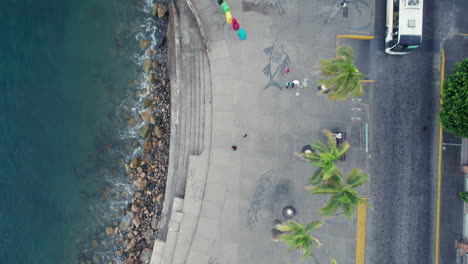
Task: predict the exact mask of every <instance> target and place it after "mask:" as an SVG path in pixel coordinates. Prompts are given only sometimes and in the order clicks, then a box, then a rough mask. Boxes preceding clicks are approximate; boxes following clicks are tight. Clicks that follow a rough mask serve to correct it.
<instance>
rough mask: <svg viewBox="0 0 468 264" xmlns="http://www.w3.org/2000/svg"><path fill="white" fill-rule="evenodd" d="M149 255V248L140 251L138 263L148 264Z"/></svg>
mask: <svg viewBox="0 0 468 264" xmlns="http://www.w3.org/2000/svg"><path fill="white" fill-rule="evenodd" d="M151 254H152V251H151V249H149V248H145V249H143V251H141V255H140V262H141V263H149V261H150V259H151Z"/></svg>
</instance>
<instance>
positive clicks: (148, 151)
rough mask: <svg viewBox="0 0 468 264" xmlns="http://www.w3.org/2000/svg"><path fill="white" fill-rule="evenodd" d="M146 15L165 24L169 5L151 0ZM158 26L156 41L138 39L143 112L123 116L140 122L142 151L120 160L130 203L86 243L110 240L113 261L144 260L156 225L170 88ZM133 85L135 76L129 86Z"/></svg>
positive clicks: (83, 260) (87, 263)
mask: <svg viewBox="0 0 468 264" xmlns="http://www.w3.org/2000/svg"><path fill="white" fill-rule="evenodd" d="M137 4H138V3H137ZM151 15H152V16H153V17H154V19H159V20H163V21H164V22H165V23H166V24H167V23H168V8H167V6H166V5H165V4H154V5H153V7H152V9H151ZM157 30H158V31H159V33H160V35H161V36H164V37H162V38H160V39H158V40H157V41H158V43H156V44H155V45H152V42H151V40H148V39H146V40H140V41H139V47H140V50H141V51H142V52H144V53H145V55H146V56H145V59H144V60H143V63H142V66H141V67H142V68H141V71H142V72H143V73H144V76H145V79H146V82H145V83H147V87H146V88H145V89H146V90H142V91H145V92H142V94H141V96H142V101H141V107H138V108H142V109H144V110H143V111H141V112H140V116H139V117H138V118H136V117H131V118H129V119H128V120H127V125H128V126H130V127H132V126H136V125H137V124H138V123H140V122H144V124H143V125H142V126H141V128H140V129H139V132H138V137H139V138H140V140H139V141H135V143H134V147H135V148H141V154H140V155H138V156H136V157H134V158H133V159H131V160H130V161H129V162H128V163H126V162H123V163H122V165H123V167H124V168H125V172H126V173H127V174H128V176H129V181H130V182H131V183H132V184H133V185H134V186H135V187H136V188H135V191H134V192H133V194H131V197H128V199H129V200H130V201H131V202H130V203H128V206H127V207H126V208H122V212H119V215H123V220H121V222H120V223H119V222H117V221H114V222H113V224H112V225H108V226H107V227H106V228H105V230H102V233H101V234H99V235H98V236H97V237H96V239H94V240H92V241H91V245H89V246H88V247H89V248H96V247H98V245H99V244H100V243H102V241H103V240H104V239H105V240H107V241H109V240H110V242H108V243H110V244H112V245H114V246H113V248H114V249H115V250H114V254H113V255H114V257H109V256H107V258H106V259H112V261H109V262H108V263H125V264H134V263H149V261H150V259H151V254H152V250H153V244H154V241H155V239H156V233H157V231H158V229H159V221H160V218H161V211H162V207H163V202H164V194H165V189H166V179H167V172H168V163H169V144H170V120H171V117H170V115H171V108H170V107H171V106H170V101H171V98H170V94H171V91H170V89H171V88H170V84H169V76H168V70H167V61H161V59H160V58H161V57H164V58H167V51H168V50H167V49H168V47H167V41H166V33H167V32H164V31H165V30H166V31H167V27H165V29H157ZM153 44H154V43H153ZM161 54H165V56H161ZM136 83H138V80H135V81H134V82H132V83H130V84H129V86H134V85H136ZM141 142H142V143H141ZM119 221H120V220H119ZM103 235H104V236H105V237H103ZM96 255H97V254H94V256H92V257H91V256H89V255H88V256H85V254H81V256H80V259H79V261H80V264H92V263H102V258H100V257H98V256H96Z"/></svg>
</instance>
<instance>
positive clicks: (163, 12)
mask: <svg viewBox="0 0 468 264" xmlns="http://www.w3.org/2000/svg"><path fill="white" fill-rule="evenodd" d="M166 13H167V7H166V6H165V5H162V4H158V17H159V18H163V17H164V16H165V15H166Z"/></svg>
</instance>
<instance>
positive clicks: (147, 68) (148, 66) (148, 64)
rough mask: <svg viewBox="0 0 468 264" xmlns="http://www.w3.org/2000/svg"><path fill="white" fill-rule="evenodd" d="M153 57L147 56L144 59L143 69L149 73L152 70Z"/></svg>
mask: <svg viewBox="0 0 468 264" xmlns="http://www.w3.org/2000/svg"><path fill="white" fill-rule="evenodd" d="M151 66H152V64H151V59H150V58H146V59H145V60H144V61H143V71H144V72H145V73H148V72H149V71H150V70H151Z"/></svg>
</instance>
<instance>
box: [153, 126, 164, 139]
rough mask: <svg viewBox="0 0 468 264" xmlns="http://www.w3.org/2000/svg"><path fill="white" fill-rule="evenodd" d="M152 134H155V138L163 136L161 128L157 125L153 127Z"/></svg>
mask: <svg viewBox="0 0 468 264" xmlns="http://www.w3.org/2000/svg"><path fill="white" fill-rule="evenodd" d="M154 135H155V136H156V137H157V138H162V136H163V131H162V129H161V128H160V127H159V126H157V127H155V128H154Z"/></svg>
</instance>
